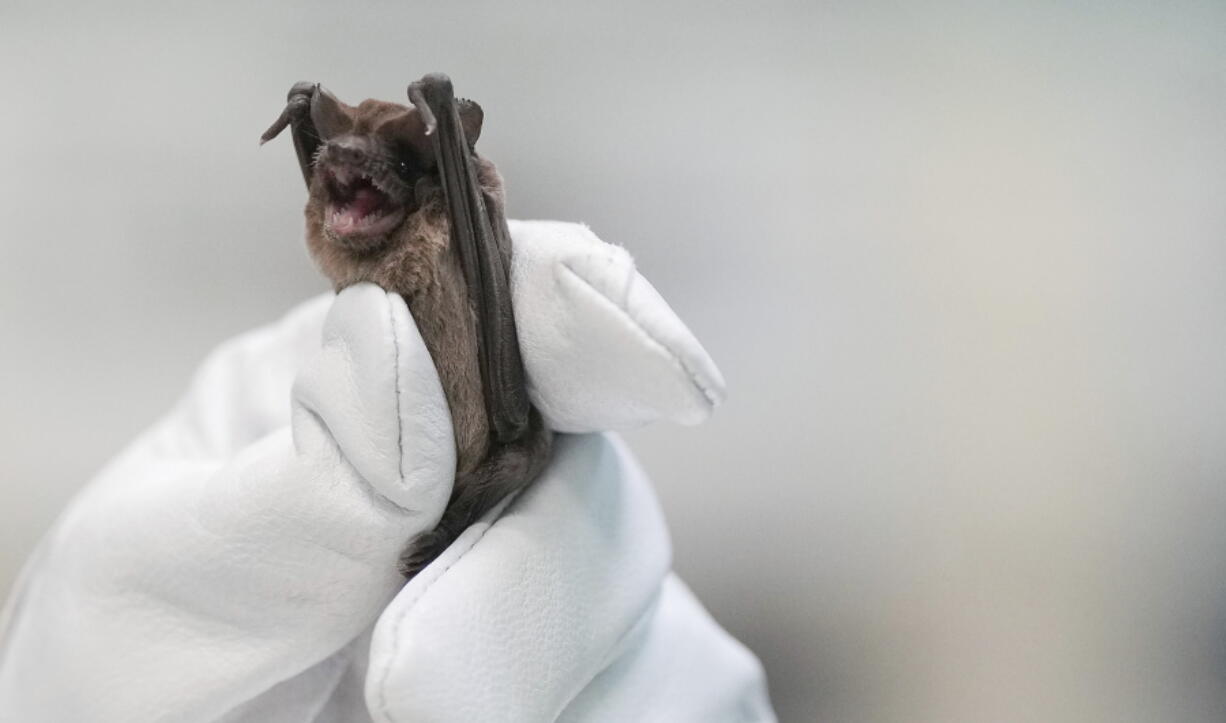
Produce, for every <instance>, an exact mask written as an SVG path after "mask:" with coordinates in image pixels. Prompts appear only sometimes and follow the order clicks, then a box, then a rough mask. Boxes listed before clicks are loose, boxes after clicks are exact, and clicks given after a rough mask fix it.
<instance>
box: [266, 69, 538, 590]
mask: <svg viewBox="0 0 1226 723" xmlns="http://www.w3.org/2000/svg"><path fill="white" fill-rule="evenodd" d="M408 97H409V100H410V102H411V103H412V105H411V106H404V105H399V104H396V103H388V102H384V101H379V100H365V101H363V102H362V103H360V104H358V105H357V106H356V107H354V106H349V105H346V104H344V103H342V102H340V101H339V100H337V99H336V98H335V97H334V96H333V95H332V94H331V93H329V92H328V91H326V90H324V88H323V87H321V86H320V85H319V84H318V83H298V84H296V85H295V86H294V87H293V88H292V89H291V90H290V92H289V99H288V103H287V105H286V107H285V110H284V111H283V112H282V114H281V116H280V117H279V118H278V119H277V120H276V122H275V123H273V125H272V127H270V128H269V129H268V130H267V131H266V132H265V133H264V135H263V137H262V138H261V141H260V142H261V143H264V142H266V141H269V140H271V139H272V138H274V137H276V136H277V135H278V134H279V133H280V132H281V131H283V130H285V128H286V127H287V126H288V127H290V128H291V129H292V134H293V139H294V149H295V150H296V151H297V153H298V163H299V165H300V166H301V168H302V175H303V178H304V179H305V180H306V184H307V191H308V197H307V205H306V241H307V247H308V248H309V250H310V253H311V256H312V257H313V258H314V260H315V262H316V264H317V265H318V266H319V268H320V269H321V270H322V271H323V273H324V274H325V275H326V276H327V277H328V278H329V279H331V280H332V283H333V285H334V286H335V287H336V289H337V290H338V291H339V290H340V289H342V288H344V287H346V286H349V285H350V284H355V283H358V282H362V281H370V282H373V283H375V284H378V285H379V286H381V287H383V288H384V289H386V290H388V291H392V292H395V293H398V294H400V295H401V296H403V297H404V299H405V301H406V302H407V304H408V307H409V311H410V313H411V314H412V315H413V320H414V321H415V322H416V323H417V328H418V330H419V331H420V332H421V336H422V340H423V341H424V342H425V344H426V348H427V349H428V350H429V352H430V356H431V358H432V359H433V361H434V366H435V368H436V369H437V370H438V374H439V378H440V379H441V380H442V383H443V392H444V394H445V396H446V398H447V404H448V406H449V407H450V409H451V420H452V424H453V426H454V428H455V444H456V452H457V455H456V479H455V486H454V488H453V490H452V493H451V499H450V500H449V501H448V503H447V508H446V510H445V511H444V513H443V516H442V519H441V521H440V522H439V523H438V526H437V527H436V528H435V529H434V530H432V531H430V532H427V533H425V534H423V535H421V536H419V537H418V538H416V539H415V540H412V541H411V542H410V543H409V545H408V547H407V549H406V550H405V552H404V554H403V555H402V556H401V560H400V569H401V572H403V573H404V574H405V575H406V576H410V577H411V576H412V575H414V574H415V573H416V572H417V571H419V570H420V569H421V568H423V567H424V566H425V565H426V564H428V563H429V562H430V561H431V560H433V559H434V558H435V557H436V556H437V555H438V554H439V553H440V552H442V551H443V549H445V548H446V547H447V546H448V545H450V544H451V542H453V541H454V540H455V538H456V537H457V536H458V535H459V534H460V533H461V532H463V531H464V529H465V528H466V527H468V526H469V525H470V524H471V523H473V522H475V521H476V520H477V519H478V518H479V517H480V516H481V515H482V514H484V513H485V512H486V511H488V510H489V509H490V508H491V507H493V506H494V505H495V504H496V503H497V502H498V501H499V500H501V499H502V498H504V497H505V496H507V495H508V494H510V493H512V492H515V491H517V490H519V489H522V488H523V487H524V486H526V485H527V484H529V483H530V482H531V481H532V480H533V479H534V478H535V477H536V476H537V474H539V473H540V471H541V469H542V468H543V467H544V465H545V462H546V461H547V459H548V456H549V448H550V442H551V434H550V432H549V430H548V429H547V428H546V427H545V426H544V424H543V423H542V421H541V416H540V414H539V413H538V412H537V410H536V409H535V408H534V407H532V406H531V404H530V403H529V401H528V394H527V390H526V388H525V385H524V369H523V362H522V361H521V358H520V354H519V342H518V339H517V337H516V333H515V318H514V316H513V315H512V312H511V292H510V281H509V276H508V274H509V270H510V259H511V253H512V248H511V236H510V233H509V232H508V230H507V222H506V216H505V215H504V212H503V207H504V193H503V187H502V178H501V177H500V176H499V174H498V171H497V170H496V169H495V168H494V165H493V164H492V163H490V162H489V161H488V160H486V159H485V158H483V157H481V156H480V155H479V154H478V153H477V152H476V150H475V149H474V144H475V143H476V142H477V138H478V136H480V134H481V125H482V121H483V120H484V114H483V112H482V110H481V107H480V106H479V105H477V104H476V103H474V102H472V101H469V100H463V99H456V98H455V97H454V95H453V93H452V86H451V81H450V80H449V79H448V78H447V76H445V75H441V74H431V75H427V76H425V77H424V78H422V79H421V80H419V81H417V82H415V83H413V84H411V85H410V86H409V89H408Z"/></svg>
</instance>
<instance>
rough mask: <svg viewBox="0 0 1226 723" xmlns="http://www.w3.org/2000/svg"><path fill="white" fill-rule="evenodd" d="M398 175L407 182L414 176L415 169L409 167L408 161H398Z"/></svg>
mask: <svg viewBox="0 0 1226 723" xmlns="http://www.w3.org/2000/svg"><path fill="white" fill-rule="evenodd" d="M396 175H398V176H400V177H401V178H403V179H405V180H406V181H407V180H408V179H410V178H412V176H413V167H412V166H410V165H409V162H408V161H397V162H396Z"/></svg>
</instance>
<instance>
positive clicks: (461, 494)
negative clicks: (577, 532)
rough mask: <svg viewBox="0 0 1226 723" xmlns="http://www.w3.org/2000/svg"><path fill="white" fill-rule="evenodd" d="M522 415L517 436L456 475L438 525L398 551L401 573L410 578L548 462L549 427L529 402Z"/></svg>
mask: <svg viewBox="0 0 1226 723" xmlns="http://www.w3.org/2000/svg"><path fill="white" fill-rule="evenodd" d="M528 420H529V421H528V430H527V433H526V434H525V435H524V436H523V437H521V438H520V439H518V440H516V441H514V442H512V443H510V444H504V445H500V446H497V447H495V448H494V449H493V450H492V451H491V452H490V454H489V456H487V457H486V458H485V460H484V461H482V462H481V463H480V464H478V465H477V467H476V469H474V470H473V471H472V472H470V473H468V474H466V475H464V476H463V477H461V478H459V479H457V480H456V483H455V491H454V492H453V493H452V495H451V501H450V502H448V503H447V509H446V510H444V511H443V518H442V519H441V520H439V523H438V525H437V526H436V527H435V528H434V529H433V530H430V531H429V532H423V533H422V534H420V535H418V536H417V537H416V538H414V539H413V541H412V542H411V543H410V544H409V546H408V548H407V549H406V550H405V551H404V553H402V554H401V556H400V561H399V564H398V565H397V567H398V569H399V570H400V572H401V574H403V575H404V576H405V577H413V576H414V575H416V574H417V573H419V572H421V571H422V569H423V568H425V567H426V566H427V565H429V564H430V563H431V562H433V561H434V558H436V557H438V556H439V555H441V554H443V551H444V550H446V549H447V548H448V547H450V546H451V543H453V542H455V541H456V538H457V537H459V536H460V533H462V532H464V530H466V529H468V526H469V525H471V524H473V523H474V522H476V521H477V520H479V519H481V517H482V516H483V515H485V513H486V512H489V511H490V510H491V509H493V508H494V506H495V505H497V504H498V503H499V502H500V501H502V500H503V499H504V498H505V497H506V496H507V495H511V494H514V493H516V492H519V491H520V490H522V489H523V488H525V487H527V486H528V485H529V484H531V483H532V481H533V480H535V479H536V478H537V476H538V475H540V473H541V470H543V469H544V468H545V464H546V463H547V462H548V461H549V450H550V448H551V447H552V445H553V432H551V431H550V430H549V428H548V427H546V426H545V423H544V420H542V419H541V415H540V413H539V412H538V411H537V410H536V408H535V407H530V408H529V415H528Z"/></svg>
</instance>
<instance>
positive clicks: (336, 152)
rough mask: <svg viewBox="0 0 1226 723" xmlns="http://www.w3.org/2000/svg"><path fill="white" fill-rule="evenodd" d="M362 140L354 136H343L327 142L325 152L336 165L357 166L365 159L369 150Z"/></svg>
mask: <svg viewBox="0 0 1226 723" xmlns="http://www.w3.org/2000/svg"><path fill="white" fill-rule="evenodd" d="M366 146H367V144H366V143H365V142H364V141H363V139H361V138H358V137H356V136H345V137H343V138H334V139H332V140H330V141H328V144H327V146H326V150H327V153H328V158H329V159H330V160H332V161H333V162H336V163H352V164H358V163H361V162H362V161H364V160H365V159H366V156H367V154H368V153H369V149H367V147H366Z"/></svg>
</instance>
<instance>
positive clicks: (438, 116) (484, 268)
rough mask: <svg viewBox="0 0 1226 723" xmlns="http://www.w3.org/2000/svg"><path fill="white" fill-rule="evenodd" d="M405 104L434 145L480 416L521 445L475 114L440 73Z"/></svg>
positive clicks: (507, 316)
mask: <svg viewBox="0 0 1226 723" xmlns="http://www.w3.org/2000/svg"><path fill="white" fill-rule="evenodd" d="M409 100H411V101H412V102H413V105H414V106H416V107H417V110H418V112H419V113H421V115H422V120H424V121H425V123H426V134H427V135H428V136H431V137H432V138H433V140H434V153H435V155H436V156H437V158H438V168H439V175H440V178H441V181H442V186H443V191H444V195H445V196H446V200H447V212H448V215H449V218H450V222H451V241H452V243H454V244H456V246H457V248H458V250H459V254H460V263H461V265H462V267H463V269H464V277H465V280H466V281H467V282H468V294H469V300H470V301H471V303H472V305H473V309H474V311H475V312H476V317H477V325H478V327H479V330H478V342H477V346H478V353H479V356H480V365H481V382H482V384H483V386H484V388H485V409H486V413H487V414H488V415H489V420H490V428H491V429H492V430H493V432H494V437H495V439H497V440H498V442H500V443H504V444H505V443H507V442H511V441H514V440H516V439H519V438H520V437H522V436H523V434H524V432H525V430H526V429H527V425H528V392H527V389H526V388H525V386H524V367H523V361H522V360H521V359H520V355H519V339H518V337H517V336H516V333H515V317H514V316H513V315H512V312H511V288H510V286H511V285H510V276H509V272H510V269H509V267H508V260H509V258H510V256H509V252H510V234H509V233H508V231H507V222H506V217H505V216H504V215H503V212H502V206H501V204H500V203H498V202H497V200H496V199H493V198H486V196H485V194H484V193H483V192H482V190H481V186H480V183H478V180H477V172H476V168H475V166H474V163H473V157H472V153H473V151H472V143H473V142H475V141H476V136H477V135H478V134H479V133H480V123H481V116H480V107H479V106H477V104H475V103H472V102H470V101H459V102H457V101H456V98H455V95H454V93H453V91H452V87H451V80H450V79H449V78H448V77H447V76H445V75H442V74H441V73H432V74H430V75H427V76H425V77H424V78H422V79H421V80H419V81H417V82H416V83H413V84H412V85H410V86H409ZM462 109H463V111H464V113H463V116H462V115H461V110H462ZM466 131H467V133H466ZM469 135H471V136H472V141H471V142H470V141H469V138H468V136H469Z"/></svg>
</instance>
